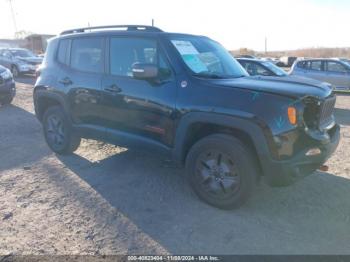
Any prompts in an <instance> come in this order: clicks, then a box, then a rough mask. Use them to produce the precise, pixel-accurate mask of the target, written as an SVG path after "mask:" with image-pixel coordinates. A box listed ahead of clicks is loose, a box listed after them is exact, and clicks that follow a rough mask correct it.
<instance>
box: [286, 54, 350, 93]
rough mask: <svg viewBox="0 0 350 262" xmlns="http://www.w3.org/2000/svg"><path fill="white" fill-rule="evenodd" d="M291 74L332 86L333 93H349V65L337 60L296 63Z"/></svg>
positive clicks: (312, 60)
mask: <svg viewBox="0 0 350 262" xmlns="http://www.w3.org/2000/svg"><path fill="white" fill-rule="evenodd" d="M291 74H292V75H298V76H304V77H309V78H313V79H317V80H319V81H323V82H328V83H330V84H332V85H333V87H334V90H335V91H350V65H349V64H347V63H346V62H344V61H341V60H339V59H329V58H327V59H305V60H300V61H296V62H295V63H294V65H293V67H292V69H291Z"/></svg>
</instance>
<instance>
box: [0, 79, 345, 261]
mask: <svg viewBox="0 0 350 262" xmlns="http://www.w3.org/2000/svg"><path fill="white" fill-rule="evenodd" d="M31 82H32V80H31V79H29V78H23V79H19V82H18V84H17V87H18V94H17V97H16V99H15V101H14V103H13V105H11V106H7V107H2V108H0V255H8V254H21V255H28V254H34V255H35V254H60V255H64V254H145V253H146V254H167V253H171V254H189V253H190V254H204V253H206V254H350V161H349V157H350V150H349V149H350V96H345V95H339V96H338V102H337V106H336V107H337V108H336V116H337V121H338V122H339V123H340V124H341V125H342V129H341V130H342V140H341V143H340V146H339V148H338V150H337V152H336V153H335V155H334V156H333V157H332V158H331V159H330V160H329V161H328V165H329V167H330V171H329V172H328V173H324V172H315V173H314V174H312V175H310V176H309V177H307V178H305V179H303V180H302V181H300V182H298V183H296V184H294V185H292V186H290V187H287V188H270V187H268V186H266V185H265V184H264V183H260V184H259V185H258V186H257V190H256V194H255V195H254V196H253V197H252V198H251V199H250V201H249V202H248V203H247V204H246V205H245V206H244V207H242V208H241V209H239V210H235V211H222V210H218V209H215V208H212V207H210V206H207V205H206V204H204V203H202V202H200V201H199V200H198V199H197V198H196V197H195V196H194V194H193V193H192V192H191V190H190V189H189V187H188V186H187V184H186V182H185V179H184V176H183V173H184V172H183V170H181V169H176V168H172V167H169V166H168V165H167V164H166V162H164V161H162V160H161V159H157V158H154V157H152V156H151V155H145V154H144V153H139V152H135V151H131V150H126V149H122V148H118V147H115V146H112V145H108V144H104V143H100V142H96V141H91V140H84V141H83V143H82V146H81V147H80V148H79V150H78V151H77V152H76V154H74V155H72V156H66V157H61V156H56V155H55V154H53V153H51V151H50V150H49V149H48V147H47V146H46V144H45V142H44V139H43V135H42V132H41V126H40V124H39V122H38V121H37V120H36V118H35V116H34V114H33V105H32V85H31Z"/></svg>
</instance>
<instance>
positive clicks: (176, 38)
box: [34, 25, 339, 209]
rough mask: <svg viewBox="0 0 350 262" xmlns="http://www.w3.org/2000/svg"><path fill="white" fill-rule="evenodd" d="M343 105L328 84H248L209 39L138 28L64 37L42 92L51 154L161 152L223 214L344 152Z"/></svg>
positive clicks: (52, 54) (51, 51)
mask: <svg viewBox="0 0 350 262" xmlns="http://www.w3.org/2000/svg"><path fill="white" fill-rule="evenodd" d="M335 100H336V98H335V96H334V95H333V94H332V89H331V87H330V86H329V85H328V84H325V83H320V82H315V81H312V80H305V79H304V80H300V79H296V78H293V77H289V76H285V77H279V78H277V77H261V76H259V77H249V76H248V74H247V73H246V71H244V69H243V68H242V67H241V66H240V65H239V63H238V62H237V61H236V60H235V59H234V58H233V57H232V56H231V55H230V54H229V53H228V52H227V51H226V50H225V49H224V48H223V47H222V46H221V45H220V44H219V43H217V42H215V41H213V40H211V39H209V38H207V37H203V36H193V35H186V34H174V33H165V32H162V31H161V30H160V29H158V28H155V27H148V26H134V25H133V26H107V27H94V28H81V29H75V30H70V31H65V32H63V33H61V35H59V36H58V37H56V38H54V39H52V40H51V41H50V43H49V46H48V49H47V53H46V55H45V59H44V62H43V65H42V69H41V73H40V76H39V78H38V80H37V82H36V84H35V89H34V103H35V112H36V115H37V117H38V119H39V120H40V121H41V122H42V124H43V129H44V135H45V138H46V141H47V143H48V145H49V146H50V148H51V149H52V150H53V151H54V152H56V153H58V154H69V153H72V152H73V151H74V150H76V149H77V148H78V146H79V143H80V139H81V138H91V139H98V140H104V141H107V142H110V143H113V144H117V145H121V146H125V147H136V148H139V149H141V148H142V149H146V150H147V152H149V153H155V152H158V153H160V154H161V155H162V156H163V157H171V158H172V159H173V160H174V161H176V162H178V163H179V164H182V165H184V166H185V167H186V170H187V176H188V179H189V182H190V184H191V186H192V187H193V189H194V191H195V192H196V193H197V195H198V196H199V197H200V198H201V199H203V200H204V201H206V202H207V203H209V204H211V205H214V206H216V207H219V208H224V209H230V208H235V207H238V206H239V205H241V204H242V203H243V202H244V201H245V200H246V199H247V198H248V196H249V195H250V194H251V192H252V191H253V188H254V185H255V183H256V181H257V179H258V178H259V176H264V177H265V180H266V181H267V182H268V183H269V184H270V185H280V186H281V185H288V184H290V183H292V182H293V181H295V180H296V179H298V178H300V177H303V176H305V175H307V174H310V173H312V172H313V171H314V170H316V169H318V168H319V167H320V166H321V165H322V164H323V163H324V162H325V161H326V160H327V159H328V158H329V157H330V155H331V154H332V153H333V152H334V150H335V149H336V147H337V145H338V143H339V126H338V125H337V124H335V121H334V116H333V109H334V105H335Z"/></svg>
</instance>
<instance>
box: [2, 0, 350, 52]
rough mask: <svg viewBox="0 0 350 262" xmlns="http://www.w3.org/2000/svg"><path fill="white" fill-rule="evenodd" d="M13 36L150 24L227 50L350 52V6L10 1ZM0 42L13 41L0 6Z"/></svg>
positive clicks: (188, 0) (298, 0) (325, 2)
mask: <svg viewBox="0 0 350 262" xmlns="http://www.w3.org/2000/svg"><path fill="white" fill-rule="evenodd" d="M12 3H13V9H14V13H15V19H16V24H17V29H18V30H26V31H30V32H34V33H44V34H58V33H60V32H61V31H63V30H66V29H71V28H77V27H86V26H88V25H89V24H90V25H91V26H98V25H109V24H113V25H114V24H146V25H149V24H151V21H152V18H153V19H154V21H155V25H156V26H158V27H159V28H161V29H162V30H164V31H168V32H180V33H190V34H198V35H206V36H209V37H210V38H212V39H215V40H217V41H219V42H220V43H222V44H223V45H224V46H225V47H226V48H227V49H230V50H234V49H239V48H249V49H254V50H257V51H263V50H264V49H265V37H266V38H267V49H268V50H269V51H277V50H292V49H300V48H309V47H350V33H349V31H350V30H349V27H350V23H349V16H350V0H215V1H214V0H123V1H121V0H84V1H83V0H12ZM0 25H1V26H0V38H12V37H13V36H14V32H15V29H14V23H13V19H12V16H11V9H10V4H9V0H0Z"/></svg>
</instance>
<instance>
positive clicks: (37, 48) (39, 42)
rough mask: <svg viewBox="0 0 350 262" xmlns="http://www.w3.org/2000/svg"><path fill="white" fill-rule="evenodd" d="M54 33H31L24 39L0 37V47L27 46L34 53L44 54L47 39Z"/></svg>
mask: <svg viewBox="0 0 350 262" xmlns="http://www.w3.org/2000/svg"><path fill="white" fill-rule="evenodd" d="M52 37H54V35H44V34H31V35H28V36H26V37H25V38H24V39H0V48H16V47H17V48H27V49H29V50H32V51H33V52H34V53H36V54H44V53H45V50H46V47H47V40H48V39H50V38H52Z"/></svg>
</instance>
